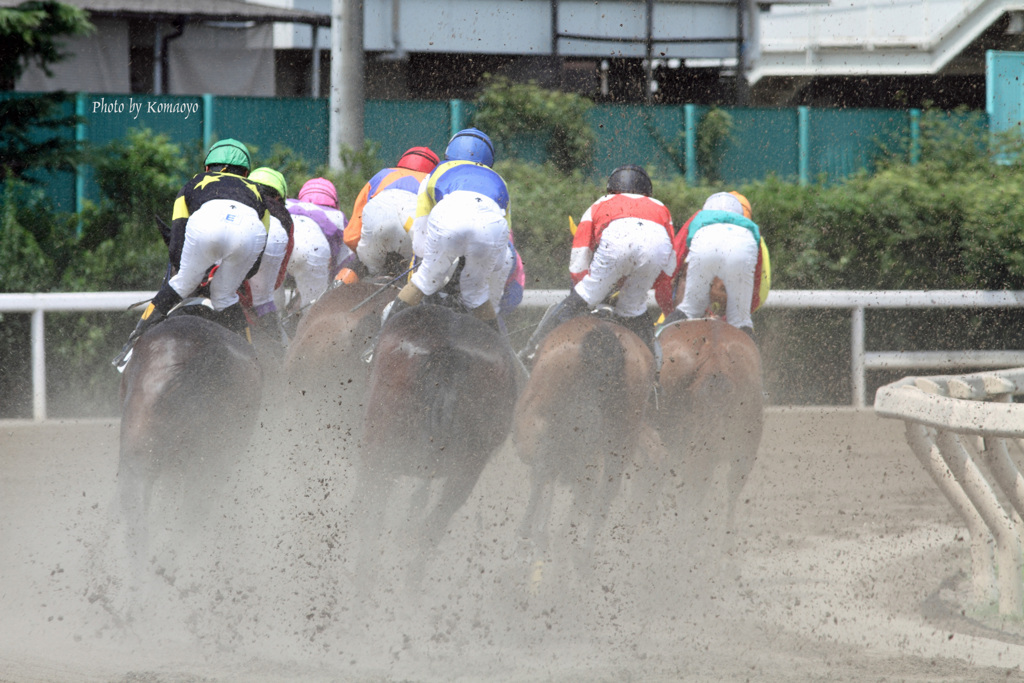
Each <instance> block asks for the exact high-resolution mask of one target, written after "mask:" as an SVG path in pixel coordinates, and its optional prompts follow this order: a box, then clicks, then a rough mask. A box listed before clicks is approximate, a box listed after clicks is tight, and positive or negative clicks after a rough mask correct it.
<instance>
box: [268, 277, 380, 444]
mask: <svg viewBox="0 0 1024 683" xmlns="http://www.w3.org/2000/svg"><path fill="white" fill-rule="evenodd" d="M377 292H379V294H376V296H373V297H372V298H370V299H369V301H367V298H368V297H371V295H374V294H375V293H377ZM397 293H398V289H396V288H394V287H390V286H388V285H386V284H377V283H374V282H372V281H359V282H355V283H352V284H346V285H341V286H338V287H334V288H332V289H329V290H327V291H326V292H324V293H323V294H322V295H321V296H320V298H319V299H317V300H316V302H315V303H314V304H313V305H312V306H310V308H309V310H308V311H306V314H305V315H304V316H303V317H302V319H301V320H300V321H299V325H298V327H297V329H296V330H295V336H294V338H293V339H292V341H291V343H290V344H289V346H288V351H287V354H286V356H285V362H284V368H285V369H284V375H285V382H286V384H285V388H284V398H285V400H286V402H287V404H288V406H289V408H290V409H291V410H292V411H293V412H292V415H293V416H295V415H301V416H303V417H305V418H312V420H313V423H314V426H322V425H324V424H329V425H339V424H340V425H342V426H345V427H352V426H355V425H357V424H358V422H359V419H360V418H361V413H362V406H363V399H364V395H365V391H366V382H367V378H368V376H369V365H367V364H366V363H364V362H363V361H362V359H361V358H360V355H361V354H362V352H363V351H364V350H365V349H366V348H367V347H368V346H369V344H370V343H371V342H372V340H373V337H374V335H376V334H377V331H378V330H379V329H380V319H381V313H382V311H383V309H384V307H385V306H386V305H387V304H388V303H389V302H391V301H392V300H393V299H394V298H395V295H396V294H397ZM364 302H365V303H364ZM359 304H362V305H361V306H359ZM357 306H359V307H358V309H356V310H354V311H353V309H354V308H356V307H357Z"/></svg>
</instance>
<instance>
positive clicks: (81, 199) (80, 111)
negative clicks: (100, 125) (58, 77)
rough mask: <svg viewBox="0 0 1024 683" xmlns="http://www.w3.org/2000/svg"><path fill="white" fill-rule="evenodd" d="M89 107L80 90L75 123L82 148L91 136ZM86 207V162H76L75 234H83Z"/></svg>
mask: <svg viewBox="0 0 1024 683" xmlns="http://www.w3.org/2000/svg"><path fill="white" fill-rule="evenodd" d="M86 113H87V108H86V106H85V93H84V92H80V93H76V94H75V116H77V117H78V121H77V122H76V123H75V143H76V147H77V148H78V149H79V150H81V149H82V147H83V146H84V143H85V141H86V140H87V139H88V138H89V132H88V130H87V129H86V123H85V120H84V119H85V116H86ZM84 208H85V164H75V213H76V214H77V216H78V223H77V224H76V226H75V236H76V237H81V236H82V209H84Z"/></svg>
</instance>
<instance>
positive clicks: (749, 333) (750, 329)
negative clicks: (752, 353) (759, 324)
mask: <svg viewBox="0 0 1024 683" xmlns="http://www.w3.org/2000/svg"><path fill="white" fill-rule="evenodd" d="M740 329H741V330H743V331H744V332H746V334H747V336H748V337H750V339H751V340H753V342H754V345H755V346H756V345H757V336H755V335H754V328H753V327H741V328H740Z"/></svg>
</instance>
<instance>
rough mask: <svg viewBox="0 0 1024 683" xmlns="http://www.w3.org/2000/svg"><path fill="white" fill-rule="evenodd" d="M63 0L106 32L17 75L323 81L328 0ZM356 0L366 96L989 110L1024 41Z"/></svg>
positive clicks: (569, 4) (882, 16)
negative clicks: (486, 87) (529, 88)
mask: <svg viewBox="0 0 1024 683" xmlns="http://www.w3.org/2000/svg"><path fill="white" fill-rule="evenodd" d="M65 1H66V2H69V3H70V4H74V5H77V6H80V7H83V8H85V9H88V10H89V11H90V12H91V13H92V16H93V21H94V23H96V25H97V27H98V29H99V30H98V31H97V33H96V34H94V35H93V36H91V37H86V38H78V39H73V40H71V41H70V44H69V46H68V47H69V49H70V51H72V52H74V53H75V55H76V56H75V58H74V60H72V61H69V62H67V63H65V64H61V65H58V66H57V68H56V72H57V77H56V78H55V79H45V78H44V77H43V75H42V74H41V72H38V71H30V72H29V73H27V74H26V75H25V77H24V78H22V79H21V81H20V82H19V83H18V89H20V90H51V89H60V88H63V89H68V90H89V91H93V92H164V93H171V94H194V93H199V92H211V93H213V94H223V95H230V94H246V95H264V96H274V95H277V96H289V95H292V96H309V95H317V96H322V95H325V94H326V93H327V85H328V78H329V72H330V70H329V68H328V65H329V58H330V50H329V48H330V13H331V9H332V0H264V3H265V4H259V3H255V2H242V1H241V0H183V1H181V2H174V3H167V2H160V1H159V0H65ZM335 1H341V2H344V1H351V0H335ZM18 2H20V0H0V6H13V5H16V4H18ZM361 5H362V11H363V24H364V26H363V43H364V45H363V47H364V51H365V56H366V63H365V76H366V88H365V94H366V97H368V98H396V99H414V98H428V99H449V98H470V97H472V96H473V94H475V91H476V89H477V88H478V86H479V83H480V80H481V78H482V76H483V74H485V73H494V74H504V75H508V76H510V77H511V78H513V79H519V80H522V79H528V78H532V79H535V80H537V81H538V82H541V83H542V84H545V85H548V86H550V87H559V88H562V89H566V90H573V91H577V92H581V93H583V94H586V95H588V96H591V97H593V98H595V99H597V100H599V101H644V100H645V99H649V98H651V99H653V101H658V102H693V103H698V104H700V103H704V104H711V103H721V104H734V103H737V102H741V103H750V104H774V105H785V106H791V105H794V104H811V105H821V106H824V105H829V104H832V105H854V106H882V107H905V106H919V105H920V104H921V103H922V102H924V101H931V102H934V103H936V104H938V105H939V106H954V105H956V104H967V105H969V106H972V107H974V108H983V106H984V97H985V94H984V69H985V65H984V52H985V50H987V49H998V50H1018V49H1024V39H1022V36H1024V0H831V1H826V2H819V1H817V0H766V1H765V2H752V1H751V0H364V1H363V2H362V3H361ZM314 55H315V56H314ZM214 64H215V65H216V66H211V65H214ZM737 64H741V65H742V68H741V69H739V72H740V73H741V74H742V75H743V78H741V79H737V78H736V75H737V71H738V69H737ZM648 93H650V95H648Z"/></svg>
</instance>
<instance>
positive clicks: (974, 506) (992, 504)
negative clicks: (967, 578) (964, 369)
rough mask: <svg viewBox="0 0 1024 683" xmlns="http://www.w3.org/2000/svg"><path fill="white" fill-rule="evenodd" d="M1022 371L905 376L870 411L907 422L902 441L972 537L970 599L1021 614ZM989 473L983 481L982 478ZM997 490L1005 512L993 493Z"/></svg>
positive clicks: (1023, 594)
mask: <svg viewBox="0 0 1024 683" xmlns="http://www.w3.org/2000/svg"><path fill="white" fill-rule="evenodd" d="M1022 393H1024V368H1016V369H1013V370H1005V371H1001V372H988V373H977V374H971V375H959V376H932V377H906V378H904V379H902V380H900V381H898V382H894V383H892V384H888V385H886V386H884V387H881V388H879V390H878V392H877V393H876V395H875V413H877V414H878V415H881V416H882V417H888V418H895V419H901V420H903V421H904V422H905V423H906V429H907V442H908V443H909V444H910V447H911V449H912V450H913V451H914V454H915V455H916V456H917V458H918V459H919V460H920V461H921V464H922V465H924V468H925V470H927V472H928V474H929V475H931V477H932V479H933V480H934V481H935V484H936V485H937V486H938V487H939V489H940V490H941V491H942V493H943V494H944V495H945V496H946V499H947V500H948V501H949V503H950V504H951V505H952V506H953V508H954V509H955V510H956V511H957V513H958V514H959V515H960V518H961V519H962V520H963V522H964V525H965V526H966V527H967V530H968V533H969V535H970V549H971V565H972V588H973V600H974V601H975V602H976V603H979V604H981V605H983V606H987V605H989V604H992V603H998V606H999V612H1000V614H1003V615H1007V616H1012V617H1015V618H1018V619H1019V618H1020V617H1022V616H1024V585H1022V582H1021V570H1022V568H1024V559H1022V554H1021V551H1022V548H1024V543H1022V538H1021V529H1022V523H1021V517H1022V516H1024V477H1022V476H1021V473H1020V470H1019V469H1018V467H1017V465H1016V463H1015V462H1014V458H1013V457H1011V455H1010V452H1011V450H1012V451H1013V452H1014V453H1016V454H1017V455H1018V456H1019V455H1020V454H1021V453H1022V452H1024V451H1022V449H1021V441H1020V439H1021V438H1024V404H1021V403H1014V402H1013V398H1014V396H1019V395H1021V394H1022ZM986 472H987V476H986ZM989 479H991V480H993V481H995V483H996V485H997V486H998V487H999V489H1001V490H1002V494H1003V500H1005V501H1006V502H1007V503H1008V505H1009V508H1007V507H1004V505H1003V504H1002V503H1001V502H1000V497H999V496H997V495H996V493H995V489H994V488H993V486H992V485H991V484H990V483H989Z"/></svg>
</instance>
